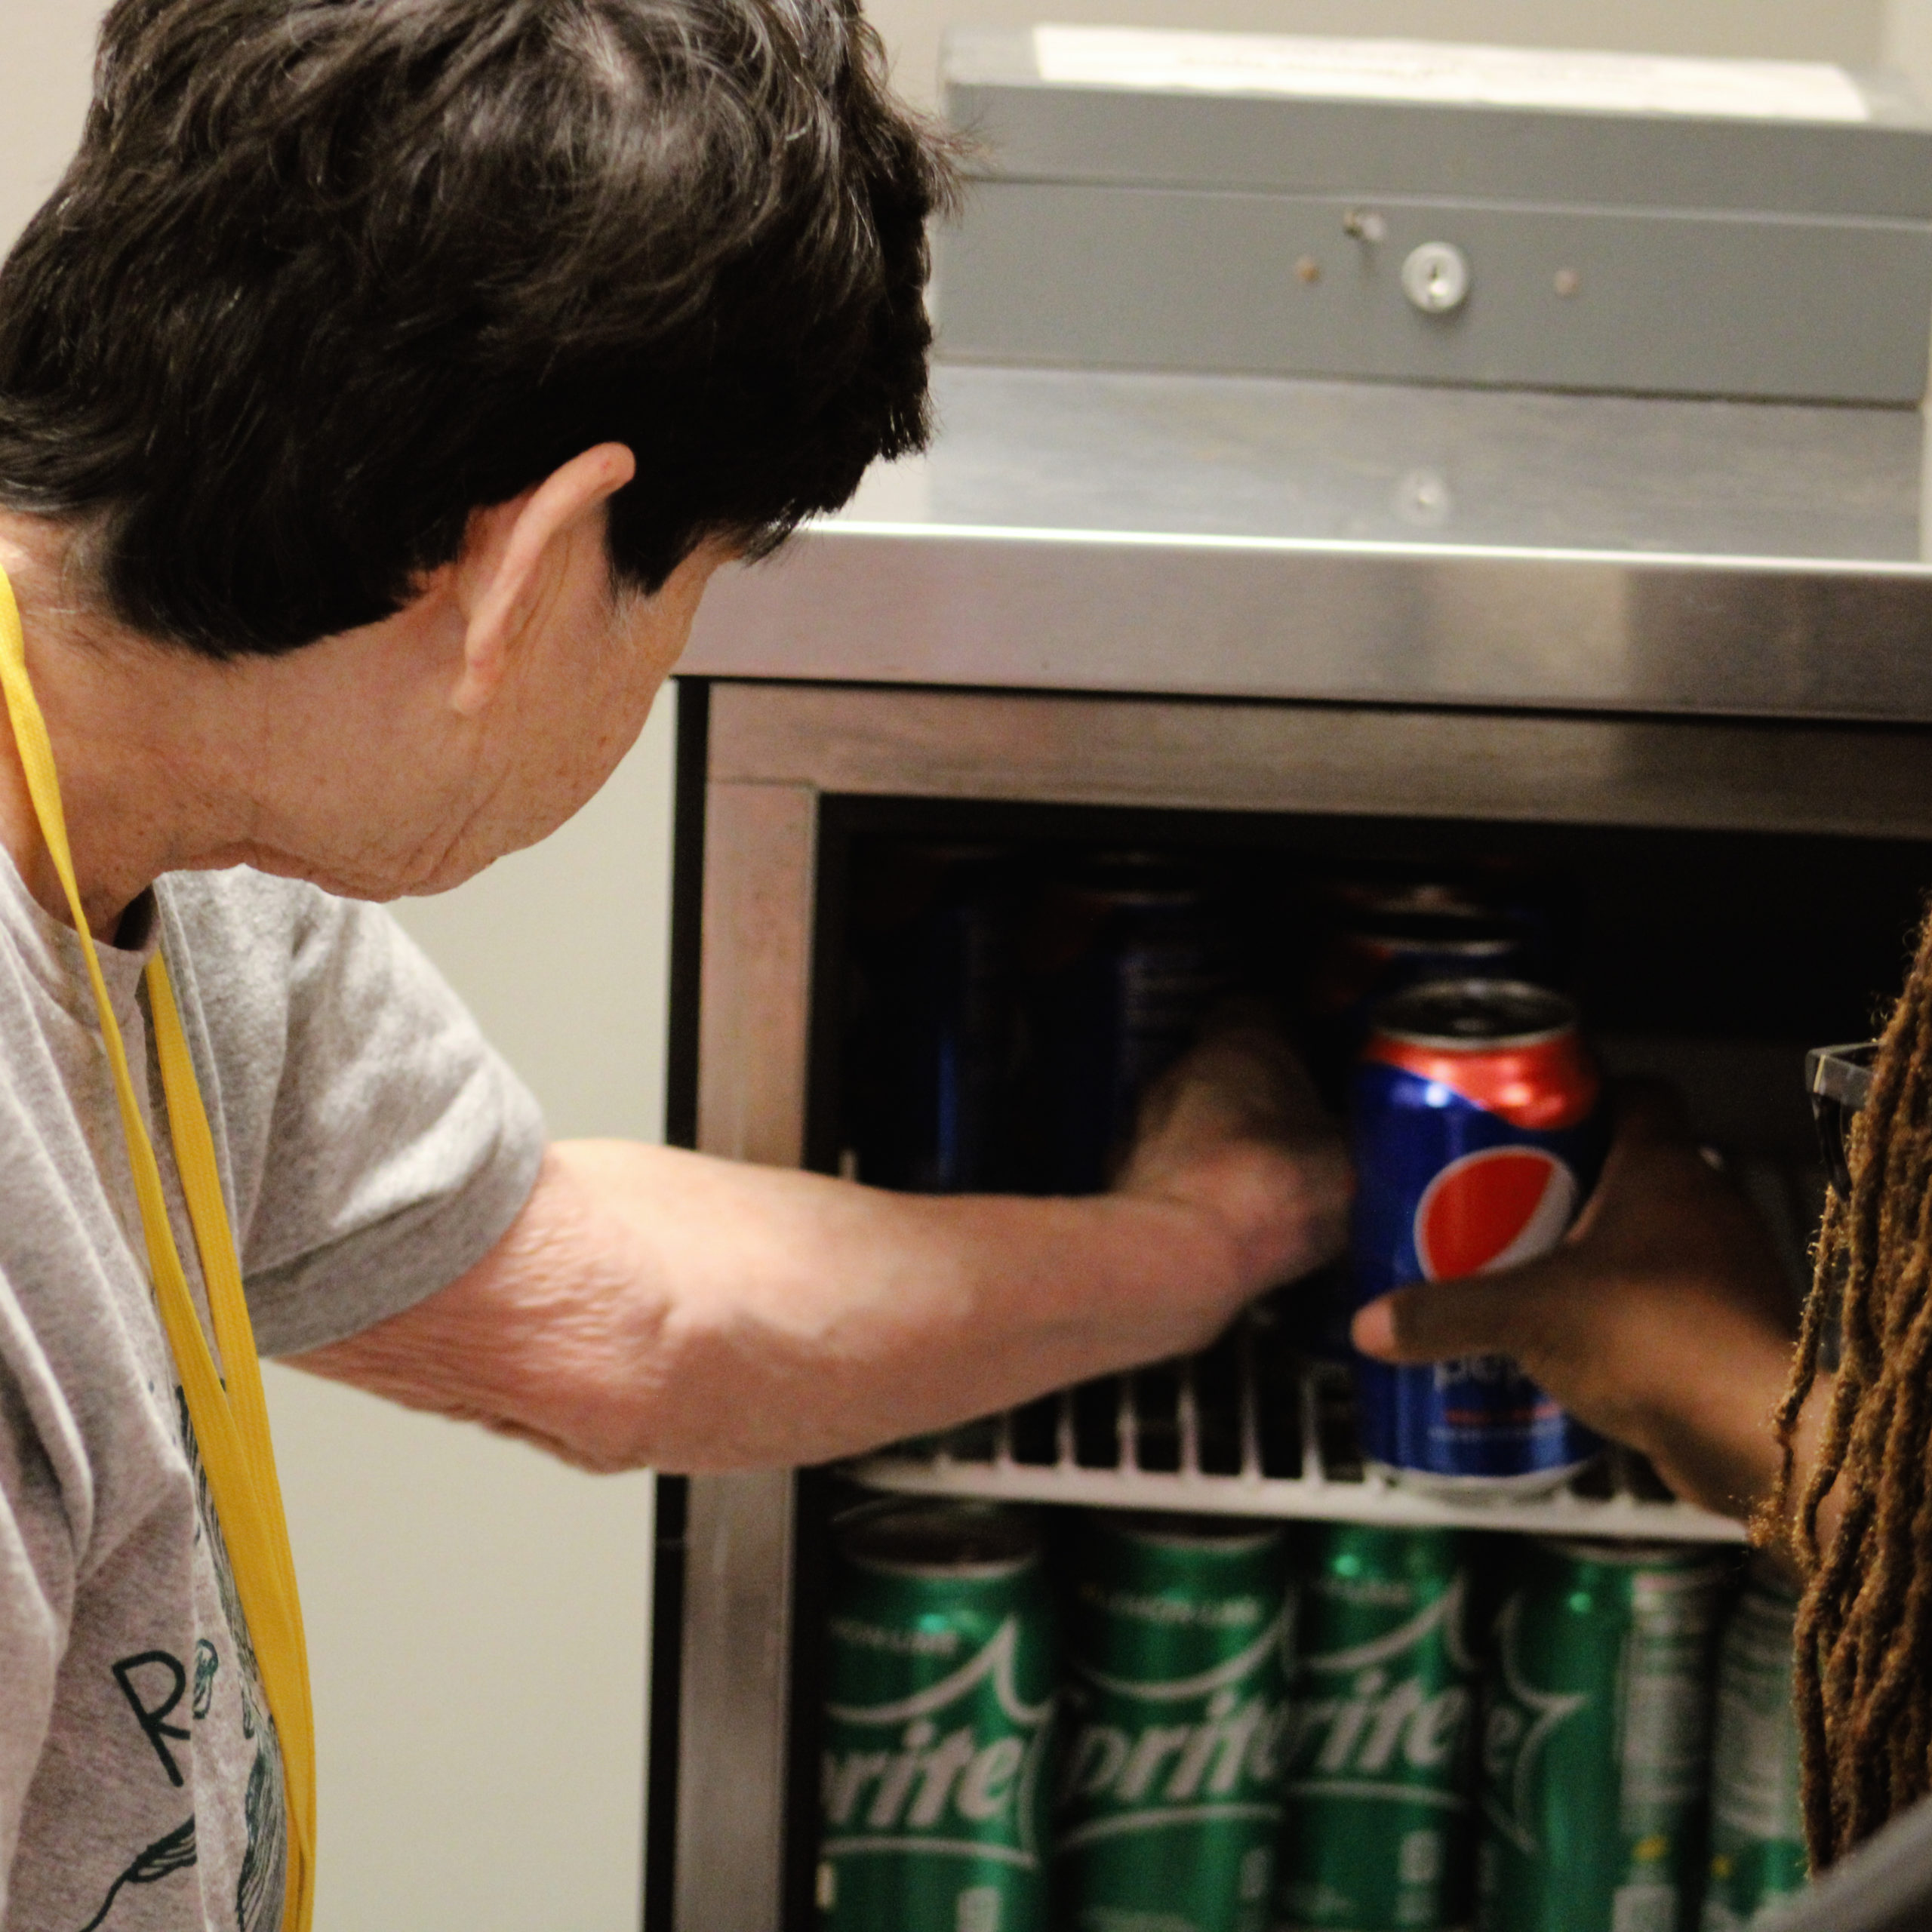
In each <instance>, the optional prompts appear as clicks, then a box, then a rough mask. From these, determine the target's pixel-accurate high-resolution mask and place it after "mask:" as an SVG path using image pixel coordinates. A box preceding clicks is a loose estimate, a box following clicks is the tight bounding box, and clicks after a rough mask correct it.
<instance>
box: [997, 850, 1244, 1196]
mask: <svg viewBox="0 0 1932 1932" xmlns="http://www.w3.org/2000/svg"><path fill="white" fill-rule="evenodd" d="M1032 942H1033V955H1034V965H1035V985H1034V988H1033V990H1032V996H1031V1005H1032V1014H1033V1024H1032V1036H1033V1038H1032V1053H1033V1077H1034V1085H1035V1094H1034V1097H1033V1100H1032V1106H1030V1107H1029V1114H1030V1115H1031V1116H1032V1135H1033V1137H1034V1146H1033V1152H1032V1160H1031V1163H1030V1164H1031V1165H1032V1168H1034V1170H1035V1174H1036V1176H1037V1179H1038V1184H1039V1185H1040V1186H1042V1187H1043V1188H1044V1189H1046V1190H1047V1191H1048V1192H1053V1193H1057V1194H1089V1193H1094V1192H1098V1191H1099V1190H1100V1189H1103V1188H1104V1187H1105V1186H1106V1185H1107V1182H1108V1180H1109V1176H1110V1174H1111V1172H1112V1168H1113V1166H1114V1164H1115V1161H1117V1160H1118V1157H1119V1156H1120V1155H1121V1152H1123V1151H1124V1149H1125V1147H1126V1146H1127V1144H1128V1141H1129V1140H1130V1139H1131V1136H1132V1134H1133V1129H1134V1116H1135V1112H1136V1109H1137V1106H1138V1103H1139V1102H1140V1098H1141V1097H1142V1095H1143V1094H1144V1093H1145V1092H1146V1089H1147V1088H1148V1087H1149V1085H1150V1084H1152V1081H1155V1080H1156V1079H1158V1078H1159V1076H1160V1075H1161V1074H1162V1073H1163V1072H1165V1071H1166V1069H1168V1067H1169V1066H1171V1065H1172V1064H1173V1063H1174V1061H1175V1060H1178V1059H1179V1058H1180V1056H1181V1055H1182V1054H1183V1053H1184V1052H1186V1050H1187V1048H1189V1045H1191V1044H1192V1042H1193V1041H1194V1039H1195V1035H1196V1034H1197V1032H1198V1030H1199V1028H1200V1026H1201V1022H1202V1021H1203V1020H1204V1018H1205V1017H1207V1014H1208V1013H1209V1011H1211V1008H1213V1006H1214V1002H1215V1001H1216V999H1217V997H1218V996H1219V995H1220V994H1221V993H1222V992H1224V991H1225V990H1226V989H1227V987H1228V986H1229V983H1230V980H1231V967H1230V962H1229V954H1228V949H1227V943H1226V936H1225V934H1224V933H1223V931H1222V929H1221V926H1220V921H1218V920H1217V918H1216V917H1215V916H1214V910H1213V908H1212V906H1211V904H1210V903H1209V900H1208V895H1207V893H1206V892H1205V891H1204V889H1203V888H1202V885H1201V881H1200V880H1199V878H1198V876H1196V875H1195V872H1193V871H1192V869H1191V868H1189V867H1188V866H1186V865H1184V864H1181V863H1177V862H1176V861H1175V860H1172V859H1170V858H1168V857H1164V856H1163V855H1161V854H1153V853H1138V852H1115V853H1103V854H1095V855H1094V856H1092V857H1089V858H1088V859H1085V860H1082V861H1081V862H1080V863H1078V864H1076V865H1069V866H1062V867H1060V868H1059V869H1057V870H1056V871H1055V872H1054V874H1053V875H1052V876H1051V877H1050V878H1049V879H1048V881H1047V882H1046V884H1044V888H1043V889H1042V891H1041V894H1040V898H1039V902H1038V911H1037V915H1036V918H1035V923H1034V926H1033V931H1032Z"/></svg>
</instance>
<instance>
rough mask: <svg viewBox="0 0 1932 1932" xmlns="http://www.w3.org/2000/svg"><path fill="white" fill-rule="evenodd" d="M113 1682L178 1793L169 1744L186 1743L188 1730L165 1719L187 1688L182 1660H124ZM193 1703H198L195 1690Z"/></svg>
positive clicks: (160, 1655) (163, 1655)
mask: <svg viewBox="0 0 1932 1932" xmlns="http://www.w3.org/2000/svg"><path fill="white" fill-rule="evenodd" d="M114 1681H115V1683H116V1684H119V1685H120V1687H121V1694H122V1697H125V1698H126V1699H127V1700H128V1703H130V1704H131V1705H132V1706H134V1717H135V1721H137V1723H138V1724H140V1727H141V1729H142V1730H143V1731H144V1732H146V1734H147V1740H148V1742H149V1743H150V1744H152V1746H154V1752H155V1756H156V1757H157V1758H159V1759H160V1760H161V1768H162V1770H164V1771H165V1772H166V1773H167V1774H168V1783H170V1784H171V1785H173V1786H174V1787H175V1788H176V1789H177V1790H178V1789H180V1786H182V1784H183V1783H185V1782H186V1780H184V1779H183V1777H182V1775H181V1767H180V1765H179V1764H177V1763H176V1762H175V1761H174V1752H172V1751H171V1750H169V1749H168V1741H169V1740H173V1741H174V1743H177V1744H185V1743H187V1741H188V1727H187V1726H186V1724H170V1723H169V1722H168V1718H170V1717H171V1716H172V1715H174V1709H175V1707H176V1706H177V1705H178V1704H179V1703H180V1701H181V1695H182V1693H183V1691H185V1690H186V1689H187V1687H188V1673H187V1672H186V1671H185V1670H183V1669H182V1667H181V1660H180V1658H179V1657H174V1656H171V1655H170V1654H169V1653H168V1652H167V1651H142V1652H141V1654H140V1655H139V1656H138V1657H123V1658H122V1660H121V1661H120V1662H119V1663H117V1664H116V1665H115V1666H114ZM196 1701H197V1703H198V1702H199V1692H198V1691H197V1693H196ZM197 1715H199V1713H197ZM145 1855H146V1854H143V1856H145Z"/></svg>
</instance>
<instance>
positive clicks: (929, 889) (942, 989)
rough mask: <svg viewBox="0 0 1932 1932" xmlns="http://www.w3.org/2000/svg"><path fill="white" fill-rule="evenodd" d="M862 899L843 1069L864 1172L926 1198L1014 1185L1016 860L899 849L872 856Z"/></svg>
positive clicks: (1018, 1029)
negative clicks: (851, 1050)
mask: <svg viewBox="0 0 1932 1932" xmlns="http://www.w3.org/2000/svg"><path fill="white" fill-rule="evenodd" d="M1020 896H1021V894H1020V884H1019V882H1018V881H1017V878H1016V876H1015V874H1014V867H1013V866H1012V864H1011V861H1010V860H1009V859H1008V857H1007V856H1006V855H1005V854H1003V853H1001V852H1000V851H998V850H996V849H994V848H986V847H980V846H910V845H893V846H891V847H888V848H885V849H884V850H883V851H880V852H878V853H876V854H873V855H872V860H871V863H869V866H866V868H864V869H863V875H862V883H861V887H860V891H859V892H858V894H857V898H858V901H859V909H860V917H859V919H858V926H859V932H858V935H857V944H856V946H855V952H856V955H857V960H856V964H857V968H858V988H857V1008H858V1013H857V1019H858V1022H859V1023H858V1024H857V1027H856V1028H855V1044H856V1048H857V1051H856V1053H855V1054H854V1064H853V1065H852V1066H851V1067H850V1068H849V1069H848V1077H849V1078H850V1080H851V1087H852V1090H853V1091H852V1109H851V1111H852V1114H853V1116H854V1122H853V1124H854V1142H855V1146H854V1151H855V1152H856V1153H857V1155H858V1167H859V1171H860V1175H861V1177H863V1179H865V1180H867V1181H869V1182H870V1183H872V1184H873V1185H875V1186H881V1187H892V1188H900V1189H910V1190H912V1191H915V1192H921V1193H938V1194H953V1193H965V1192H997V1191H998V1190H999V1189H1003V1188H1006V1187H1009V1186H1012V1185H1014V1183H1015V1182H1016V1180H1017V1178H1018V1175H1017V1167H1016V1164H1015V1158H1014V1140H1015V1136H1014V1118H1013V1112H1014V1096H1013V1084H1014V1078H1015V1075H1016V1070H1017V1062H1018V1058H1019V1055H1020V1051H1021V1044H1022V1040H1023V1025H1022V1002H1021V991H1022V981H1021V973H1020V949H1019V940H1018V927H1019V922H1020V916H1021V915H1020Z"/></svg>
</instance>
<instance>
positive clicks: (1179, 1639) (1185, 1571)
mask: <svg viewBox="0 0 1932 1932" xmlns="http://www.w3.org/2000/svg"><path fill="white" fill-rule="evenodd" d="M1292 1621H1293V1619H1292V1606H1291V1598H1290V1595H1289V1583H1288V1563H1287V1539H1286V1537H1285V1536H1284V1533H1283V1532H1282V1531H1281V1530H1280V1529H1279V1528H1277V1527H1269V1526H1257V1525H1256V1524H1251V1523H1250V1524H1241V1523H1231V1522H1226V1521H1207V1520H1204V1519H1195V1518H1186V1517H1138V1518H1121V1517H1112V1516H1107V1515H1098V1514H1096V1515H1090V1516H1088V1517H1086V1518H1082V1519H1081V1522H1080V1524H1079V1526H1078V1529H1077V1531H1076V1532H1075V1538H1074V1546H1073V1549H1072V1558H1071V1564H1070V1575H1069V1591H1068V1595H1067V1598H1066V1642H1067V1681H1066V1703H1067V1706H1068V1723H1067V1730H1066V1746H1065V1749H1064V1753H1063V1758H1062V1760H1061V1764H1060V1776H1059V1778H1058V1781H1057V1782H1058V1801H1057V1807H1056V1813H1057V1823H1058V1827H1059V1839H1058V1844H1057V1847H1056V1857H1055V1864H1056V1878H1057V1884H1058V1887H1059V1888H1060V1918H1059V1920H1058V1921H1057V1923H1058V1924H1060V1925H1061V1926H1062V1927H1065V1928H1066V1932H1264V1928H1265V1927H1266V1925H1267V1922H1268V1906H1269V1894H1270V1893H1271V1892H1272V1889H1273V1881H1274V1870H1275V1842H1276V1840H1277V1839H1278V1837H1279V1835H1280V1833H1281V1798H1282V1786H1283V1783H1284V1770H1285V1767H1284V1761H1283V1759H1282V1756H1281V1744H1282V1741H1283V1734H1284V1730H1285V1729H1286V1727H1287V1712H1288V1649H1289V1644H1290V1641H1291V1634H1292V1633H1291V1624H1292Z"/></svg>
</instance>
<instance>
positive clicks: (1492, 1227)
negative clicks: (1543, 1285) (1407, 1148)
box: [1415, 1147, 1582, 1281]
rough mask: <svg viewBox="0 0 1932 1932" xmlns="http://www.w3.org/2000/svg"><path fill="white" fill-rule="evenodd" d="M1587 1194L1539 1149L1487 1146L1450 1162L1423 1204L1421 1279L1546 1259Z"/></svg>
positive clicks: (1419, 1212) (1419, 1211)
mask: <svg viewBox="0 0 1932 1932" xmlns="http://www.w3.org/2000/svg"><path fill="white" fill-rule="evenodd" d="M1581 1192H1582V1189H1580V1188H1579V1187H1578V1186H1577V1177H1576V1176H1575V1175H1574V1174H1572V1173H1571V1171H1570V1170H1569V1169H1568V1168H1567V1167H1566V1166H1564V1164H1563V1163H1562V1162H1561V1161H1559V1160H1558V1158H1556V1156H1555V1155H1554V1154H1547V1153H1545V1152H1543V1149H1541V1148H1540V1147H1487V1148H1484V1149H1483V1151H1482V1152H1481V1153H1479V1154H1465V1155H1463V1158H1461V1159H1460V1161H1451V1162H1450V1164H1448V1166H1447V1167H1446V1168H1444V1169H1443V1170H1442V1171H1441V1173H1440V1174H1438V1175H1437V1176H1436V1177H1435V1179H1434V1180H1432V1181H1431V1182H1430V1183H1429V1186H1428V1187H1427V1188H1426V1189H1425V1190H1424V1191H1423V1197H1422V1199H1421V1200H1420V1201H1419V1202H1418V1203H1417V1207H1416V1220H1415V1238H1416V1258H1417V1260H1419V1261H1420V1263H1422V1272H1423V1278H1424V1279H1425V1280H1426V1281H1454V1280H1455V1279H1456V1278H1457V1277H1458V1276H1459V1275H1487V1274H1491V1273H1494V1272H1495V1271H1496V1270H1497V1269H1503V1268H1513V1267H1515V1266H1516V1265H1517V1263H1518V1262H1522V1261H1534V1260H1535V1259H1536V1257H1537V1256H1538V1255H1540V1254H1548V1253H1549V1251H1550V1250H1551V1249H1552V1247H1555V1245H1556V1244H1557V1243H1558V1241H1561V1239H1562V1238H1563V1237H1564V1234H1565V1233H1566V1232H1567V1231H1568V1229H1569V1226H1570V1223H1571V1221H1572V1220H1574V1218H1575V1217H1576V1213H1577V1199H1578V1197H1579V1196H1580V1194H1581Z"/></svg>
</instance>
